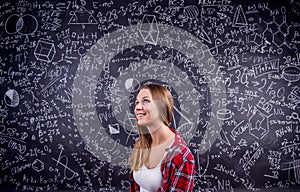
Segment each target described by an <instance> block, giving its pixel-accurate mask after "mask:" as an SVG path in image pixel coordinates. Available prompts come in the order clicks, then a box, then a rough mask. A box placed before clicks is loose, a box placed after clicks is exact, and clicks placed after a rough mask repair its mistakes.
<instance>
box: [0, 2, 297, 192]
mask: <svg viewBox="0 0 300 192" xmlns="http://www.w3.org/2000/svg"><path fill="white" fill-rule="evenodd" d="M299 42H300V2H299V1H297V0H286V1H279V0H277V1H274V0H272V1H271V0H252V1H246V0H240V1H237V0H198V1H191V0H165V1H162V0H148V1H146V0H143V1H133V0H130V1H126V2H125V1H117V0H110V1H109V0H106V1H104V0H101V1H96V0H95V1H87V0H69V1H62V0H60V1H58V0H54V1H27V0H18V1H16V0H10V1H1V3H0V49H1V52H0V88H1V89H0V162H1V165H0V169H1V171H0V191H34V192H38V191H128V190H129V186H130V180H129V173H130V172H129V169H128V166H127V159H128V156H129V154H130V152H131V149H132V146H133V144H134V142H135V141H136V139H137V137H138V135H137V132H136V126H135V117H134V113H133V108H134V97H135V95H136V92H137V90H138V89H139V87H140V86H141V85H143V84H145V83H148V82H154V83H159V84H163V85H165V86H166V87H167V88H168V89H169V90H170V91H171V93H172V94H173V96H174V99H175V106H174V114H173V116H174V119H173V122H172V124H171V126H172V127H173V128H175V129H176V130H178V131H179V132H180V133H181V135H182V137H183V138H184V140H185V141H186V142H187V143H188V146H189V148H190V149H191V151H192V153H193V155H194V157H195V160H196V175H195V187H194V191H297V190H300V147H299V146H300V138H299V136H300V134H299V133H300V126H299V125H300V80H299V79H300V52H299V49H300V43H299Z"/></svg>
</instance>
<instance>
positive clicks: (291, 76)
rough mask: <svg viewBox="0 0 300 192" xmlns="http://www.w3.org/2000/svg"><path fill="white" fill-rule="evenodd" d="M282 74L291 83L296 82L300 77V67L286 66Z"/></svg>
mask: <svg viewBox="0 0 300 192" xmlns="http://www.w3.org/2000/svg"><path fill="white" fill-rule="evenodd" d="M282 76H283V78H284V79H285V80H286V81H288V82H289V84H290V83H292V82H296V81H298V80H299V79H300V68H298V67H296V66H286V67H285V68H284V69H283V70H282Z"/></svg>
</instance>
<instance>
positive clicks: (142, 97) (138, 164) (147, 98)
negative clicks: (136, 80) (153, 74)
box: [129, 84, 195, 192]
mask: <svg viewBox="0 0 300 192" xmlns="http://www.w3.org/2000/svg"><path fill="white" fill-rule="evenodd" d="M173 103H174V101H173V97H172V95H171V93H170V92H169V91H168V89H167V88H165V87H163V86H162V85H157V84H148V85H145V86H143V87H142V88H141V89H140V90H139V92H138V94H137V97H136V106H135V109H134V112H135V116H136V120H137V127H138V133H139V139H138V141H137V142H136V144H135V146H134V148H133V151H132V153H131V156H130V158H129V164H130V166H131V188H130V191H131V192H135V191H140V192H154V191H155V192H156V191H168V192H170V191H176V192H178V191H184V192H191V191H192V189H193V186H194V178H193V174H194V172H195V160H194V157H193V155H192V153H191V151H190V150H189V148H188V147H187V144H186V143H185V142H184V140H183V139H182V138H181V137H180V135H179V134H178V132H177V131H176V130H174V129H172V128H169V125H170V122H171V120H172V112H173Z"/></svg>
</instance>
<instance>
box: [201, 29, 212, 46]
mask: <svg viewBox="0 0 300 192" xmlns="http://www.w3.org/2000/svg"><path fill="white" fill-rule="evenodd" d="M199 37H200V39H202V40H204V41H206V42H207V43H209V44H211V43H212V42H211V39H210V38H209V36H208V35H207V33H206V32H205V31H203V30H202V31H201V33H200V35H199Z"/></svg>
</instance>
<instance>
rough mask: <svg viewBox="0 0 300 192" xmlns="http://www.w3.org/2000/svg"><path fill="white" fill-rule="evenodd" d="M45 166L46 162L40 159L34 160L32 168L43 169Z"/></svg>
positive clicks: (37, 170) (38, 170)
mask: <svg viewBox="0 0 300 192" xmlns="http://www.w3.org/2000/svg"><path fill="white" fill-rule="evenodd" d="M44 167H45V165H44V163H43V162H42V161H41V160H39V159H36V160H34V162H33V163H32V169H33V170H35V171H36V172H40V171H43V170H44Z"/></svg>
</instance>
